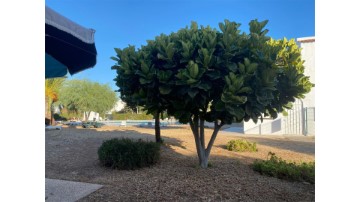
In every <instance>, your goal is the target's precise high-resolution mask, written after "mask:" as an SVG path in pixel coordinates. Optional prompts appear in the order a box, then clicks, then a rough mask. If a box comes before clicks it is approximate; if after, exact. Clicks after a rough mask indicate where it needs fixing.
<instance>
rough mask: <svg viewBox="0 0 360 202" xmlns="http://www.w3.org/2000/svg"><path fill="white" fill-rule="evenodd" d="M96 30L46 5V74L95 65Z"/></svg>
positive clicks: (48, 76)
mask: <svg viewBox="0 0 360 202" xmlns="http://www.w3.org/2000/svg"><path fill="white" fill-rule="evenodd" d="M94 33H95V30H93V29H87V28H85V27H82V26H81V25H78V24H76V23H75V22H73V21H71V20H69V19H67V18H65V17H64V16H62V15H60V14H59V13H57V12H55V11H54V10H52V9H51V8H49V7H47V6H45V78H54V77H63V76H66V74H67V73H68V72H69V73H70V74H71V75H73V74H75V73H77V72H80V71H82V70H84V69H87V68H90V67H93V66H95V64H96V55H97V52H96V47H95V40H94Z"/></svg>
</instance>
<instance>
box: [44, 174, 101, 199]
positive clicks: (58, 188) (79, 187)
mask: <svg viewBox="0 0 360 202" xmlns="http://www.w3.org/2000/svg"><path fill="white" fill-rule="evenodd" d="M102 186H103V185H99V184H89V183H83V182H72V181H65V180H55V179H47V178H45V200H46V201H48V202H61V201H64V202H65V201H66V202H73V201H77V200H79V199H81V198H83V197H85V196H87V195H89V194H91V193H92V192H94V191H96V190H98V189H100V188H101V187H102Z"/></svg>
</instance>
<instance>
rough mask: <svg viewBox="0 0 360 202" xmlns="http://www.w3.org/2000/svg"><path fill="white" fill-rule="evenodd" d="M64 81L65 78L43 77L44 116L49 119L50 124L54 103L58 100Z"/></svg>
mask: <svg viewBox="0 0 360 202" xmlns="http://www.w3.org/2000/svg"><path fill="white" fill-rule="evenodd" d="M64 81H65V78H51V79H45V118H48V119H49V120H50V125H53V124H54V103H55V102H56V101H57V100H58V97H59V89H60V87H61V86H62V84H63V82H64Z"/></svg>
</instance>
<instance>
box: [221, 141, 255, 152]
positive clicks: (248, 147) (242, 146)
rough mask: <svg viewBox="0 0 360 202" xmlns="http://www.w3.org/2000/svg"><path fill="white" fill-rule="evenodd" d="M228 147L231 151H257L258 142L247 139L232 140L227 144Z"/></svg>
mask: <svg viewBox="0 0 360 202" xmlns="http://www.w3.org/2000/svg"><path fill="white" fill-rule="evenodd" d="M226 149H227V150H229V151H236V152H245V151H249V152H256V151H257V148H256V142H254V143H251V142H248V141H246V140H241V139H239V140H231V141H229V142H228V143H227V144H226Z"/></svg>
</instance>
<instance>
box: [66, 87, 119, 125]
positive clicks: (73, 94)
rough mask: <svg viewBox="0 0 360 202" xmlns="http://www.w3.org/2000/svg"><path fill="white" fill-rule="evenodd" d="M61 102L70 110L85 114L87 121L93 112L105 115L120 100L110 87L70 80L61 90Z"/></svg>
mask: <svg viewBox="0 0 360 202" xmlns="http://www.w3.org/2000/svg"><path fill="white" fill-rule="evenodd" d="M59 100H60V102H61V104H62V105H64V106H65V107H66V108H67V109H68V110H70V111H77V112H80V113H85V119H86V121H87V120H88V119H89V116H90V112H91V111H94V112H98V113H99V114H102V115H104V114H105V113H106V112H107V111H109V110H111V109H112V108H113V107H114V106H115V104H116V102H117V100H118V98H117V96H116V93H115V92H114V91H113V90H112V89H111V88H110V86H109V85H102V84H99V83H97V82H91V81H89V80H68V81H66V82H65V83H64V85H63V86H62V88H61V89H60V97H59Z"/></svg>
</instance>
